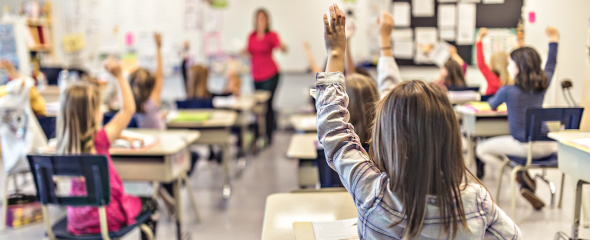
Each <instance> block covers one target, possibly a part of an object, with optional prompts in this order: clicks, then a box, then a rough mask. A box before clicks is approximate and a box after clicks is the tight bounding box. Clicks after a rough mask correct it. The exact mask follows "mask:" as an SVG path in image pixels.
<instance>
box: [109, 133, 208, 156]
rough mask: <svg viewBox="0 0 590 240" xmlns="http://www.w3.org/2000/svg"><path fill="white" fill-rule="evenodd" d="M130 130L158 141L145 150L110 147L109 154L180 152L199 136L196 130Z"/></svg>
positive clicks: (128, 154) (150, 154)
mask: <svg viewBox="0 0 590 240" xmlns="http://www.w3.org/2000/svg"><path fill="white" fill-rule="evenodd" d="M130 131H131V132H136V133H140V134H143V135H150V136H153V137H155V138H156V139H158V143H157V144H156V145H154V146H152V147H150V148H148V149H147V150H145V151H135V150H132V149H114V148H111V149H110V153H111V156H113V157H122V156H164V155H172V154H176V153H178V152H180V151H181V150H182V149H184V148H186V147H187V146H188V145H190V144H192V143H194V142H195V141H196V140H197V139H198V138H199V137H200V133H199V132H198V131H190V130H165V131H160V130H148V129H132V130H130Z"/></svg>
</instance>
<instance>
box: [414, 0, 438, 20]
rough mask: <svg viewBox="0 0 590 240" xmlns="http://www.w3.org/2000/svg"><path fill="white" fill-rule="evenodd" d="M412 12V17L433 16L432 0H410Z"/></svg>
mask: <svg viewBox="0 0 590 240" xmlns="http://www.w3.org/2000/svg"><path fill="white" fill-rule="evenodd" d="M412 14H413V15H414V17H433V16H434V0H412Z"/></svg>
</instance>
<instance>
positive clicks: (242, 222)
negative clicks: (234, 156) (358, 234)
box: [0, 71, 590, 240]
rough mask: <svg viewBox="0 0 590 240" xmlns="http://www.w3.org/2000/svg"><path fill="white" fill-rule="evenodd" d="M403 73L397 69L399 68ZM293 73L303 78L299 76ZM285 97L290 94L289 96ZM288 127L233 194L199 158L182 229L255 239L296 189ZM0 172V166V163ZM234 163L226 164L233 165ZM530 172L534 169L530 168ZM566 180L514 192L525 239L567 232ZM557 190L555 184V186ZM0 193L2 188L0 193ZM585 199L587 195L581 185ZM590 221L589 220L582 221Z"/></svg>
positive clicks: (489, 178)
mask: <svg viewBox="0 0 590 240" xmlns="http://www.w3.org/2000/svg"><path fill="white" fill-rule="evenodd" d="M402 73H403V71H402ZM309 78H310V76H309V75H292V76H289V75H287V76H286V77H285V79H284V80H283V82H282V83H281V86H280V87H279V90H278V91H279V92H280V93H281V94H283V95H280V96H281V97H280V98H279V99H277V101H276V102H275V104H277V105H279V106H280V108H281V109H288V108H289V107H294V108H295V107H296V106H300V105H301V104H305V103H306V100H305V98H301V97H297V96H301V95H304V94H305V91H306V88H309V87H310V86H312V85H313V78H311V80H310V79H309ZM299 79H303V80H302V81H301V82H300V81H298V80H299ZM167 84H168V85H167V89H166V90H165V94H164V96H165V97H164V98H166V97H168V98H169V99H171V96H174V95H170V93H173V91H175V89H178V88H179V87H180V86H181V85H180V81H171V82H169V83H167ZM294 87H296V88H297V89H301V91H289V90H288V89H293V88H294ZM289 99H290V100H289ZM292 134H293V132H291V131H289V130H281V131H279V132H277V134H276V135H275V141H274V143H273V145H272V147H270V148H266V149H265V150H263V151H262V152H260V153H259V154H258V155H256V156H254V157H253V158H251V159H250V160H249V162H248V166H247V167H246V169H245V171H244V172H243V174H242V175H241V176H239V177H238V176H234V178H233V179H232V181H233V187H234V191H233V195H232V197H231V199H229V200H228V201H224V200H222V196H221V186H222V175H221V172H222V170H221V167H220V166H219V165H218V164H217V163H215V162H207V161H200V162H199V163H198V166H197V170H196V172H194V173H193V175H192V176H191V178H190V181H191V183H192V186H193V188H194V191H195V195H196V198H197V202H198V206H199V210H200V211H201V215H202V222H200V223H197V222H196V221H195V218H194V215H193V214H192V209H191V207H190V205H189V204H188V196H186V193H184V192H183V200H184V203H185V204H184V206H183V208H184V209H186V211H185V212H186V214H185V219H184V221H183V228H184V230H185V231H186V232H187V233H188V234H190V235H191V236H192V239H237V238H239V239H260V237H261V234H262V224H263V220H264V219H263V217H264V206H265V201H266V197H267V196H268V195H269V194H273V193H279V192H289V191H291V190H294V189H297V188H298V186H297V168H298V162H297V161H296V160H292V159H287V158H286V157H285V153H286V151H287V146H288V144H289V139H290V136H291V135H292ZM1 166H2V164H0V174H3V173H4V171H3V169H1ZM235 166H236V165H235V163H234V164H233V165H232V167H233V170H235ZM498 166H499V165H498V164H488V166H487V169H486V174H487V175H486V177H485V179H484V180H483V182H484V184H485V185H486V187H487V188H488V189H489V190H490V191H491V193H492V194H493V196H495V192H496V190H497V187H496V186H497V172H498ZM533 173H534V172H533ZM549 178H550V179H551V180H552V181H554V182H555V183H557V184H558V187H559V181H560V179H561V173H560V172H558V171H557V170H552V171H549ZM504 181H505V182H504V187H503V189H502V196H501V197H500V199H495V200H496V201H497V202H498V204H499V206H500V208H502V209H503V210H505V211H507V212H509V211H510V208H509V207H510V204H509V203H510V189H509V181H508V177H507V175H505V176H504ZM572 186H573V185H572V183H571V180H570V179H569V178H568V177H566V183H565V194H564V199H563V200H564V202H563V203H564V204H563V208H562V209H557V208H550V207H546V208H545V209H543V210H542V211H535V210H533V209H532V207H530V205H529V204H528V203H527V202H525V201H524V200H523V199H522V198H521V197H518V198H517V214H516V215H517V216H518V219H517V220H516V223H517V224H518V226H519V227H520V229H521V230H522V232H523V234H524V236H525V239H553V236H554V235H555V233H556V232H558V231H565V232H566V233H568V234H569V233H570V229H571V221H572V206H573V187H572ZM538 189H539V190H538V193H539V194H540V196H542V198H543V199H546V201H547V202H548V201H549V200H548V199H549V194H548V188H547V187H546V186H544V184H542V183H541V182H539V183H538ZM558 190H559V189H558ZM0 194H2V193H0ZM585 196H586V199H589V198H588V197H589V195H588V191H586V194H585ZM63 214H64V210H63V209H59V208H52V209H51V217H52V219H57V218H59V217H61V216H63ZM588 223H590V222H588ZM43 232H44V230H43V225H42V224H33V225H30V226H26V227H23V228H21V229H16V230H12V229H8V230H7V231H6V232H4V233H0V239H7V240H13V239H14V240H16V239H19V240H20V239H22V240H28V239H31V240H33V239H41V238H42V237H43V236H44V234H43ZM174 236H175V227H174V224H173V221H171V220H170V219H168V218H166V217H165V216H163V217H162V218H161V219H160V222H159V225H158V231H157V239H174ZM580 236H582V237H586V238H590V229H585V228H581V230H580ZM138 238H139V232H138V231H134V232H132V233H131V234H130V235H128V236H127V237H126V238H124V239H138Z"/></svg>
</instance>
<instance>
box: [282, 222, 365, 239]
mask: <svg viewBox="0 0 590 240" xmlns="http://www.w3.org/2000/svg"><path fill="white" fill-rule="evenodd" d="M293 232H294V233H295V240H356V239H360V238H359V236H358V230H357V219H356V218H350V219H344V220H335V221H321V222H294V223H293Z"/></svg>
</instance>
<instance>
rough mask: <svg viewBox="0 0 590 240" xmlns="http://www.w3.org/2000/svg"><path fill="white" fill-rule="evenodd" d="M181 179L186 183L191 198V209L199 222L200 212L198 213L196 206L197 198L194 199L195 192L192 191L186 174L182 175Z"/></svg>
mask: <svg viewBox="0 0 590 240" xmlns="http://www.w3.org/2000/svg"><path fill="white" fill-rule="evenodd" d="M182 179H183V181H184V182H185V183H186V190H187V192H188V196H189V198H190V200H191V204H192V205H193V210H195V216H197V222H201V214H200V213H199V208H198V207H197V200H196V199H195V193H194V192H193V186H192V185H191V182H190V181H189V180H188V177H187V175H186V174H183V176H182Z"/></svg>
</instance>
